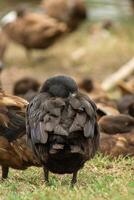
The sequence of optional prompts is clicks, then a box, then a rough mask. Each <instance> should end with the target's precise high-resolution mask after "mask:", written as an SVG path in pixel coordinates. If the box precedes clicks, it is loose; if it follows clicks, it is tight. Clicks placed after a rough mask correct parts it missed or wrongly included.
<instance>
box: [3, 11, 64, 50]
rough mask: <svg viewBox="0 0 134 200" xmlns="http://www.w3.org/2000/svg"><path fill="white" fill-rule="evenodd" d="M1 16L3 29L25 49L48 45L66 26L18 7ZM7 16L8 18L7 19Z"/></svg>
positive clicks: (40, 47) (46, 46)
mask: <svg viewBox="0 0 134 200" xmlns="http://www.w3.org/2000/svg"><path fill="white" fill-rule="evenodd" d="M11 16H12V17H10V13H9V14H8V15H7V16H5V17H3V19H2V20H1V21H2V23H3V30H4V32H5V33H6V34H7V36H8V37H9V38H10V39H11V40H13V41H14V42H16V43H18V44H21V45H23V46H24V47H25V48H26V50H31V49H45V48H48V47H50V46H51V45H52V44H53V43H54V42H55V41H56V40H57V39H58V38H59V37H60V36H61V35H63V34H64V33H65V32H66V31H67V26H66V25H65V24H64V23H62V22H58V21H57V20H56V19H53V18H51V17H48V16H47V15H45V14H39V13H29V12H28V11H26V10H25V9H23V8H22V10H21V8H20V10H18V11H16V12H11ZM8 18H9V20H8Z"/></svg>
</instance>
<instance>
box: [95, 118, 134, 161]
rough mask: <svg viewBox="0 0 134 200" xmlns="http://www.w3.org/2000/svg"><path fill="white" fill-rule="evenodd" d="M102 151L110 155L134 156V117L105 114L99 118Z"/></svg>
mask: <svg viewBox="0 0 134 200" xmlns="http://www.w3.org/2000/svg"><path fill="white" fill-rule="evenodd" d="M99 126H100V132H101V134H100V152H101V153H102V154H103V155H109V156H110V157H118V156H120V155H121V156H134V118H132V117H131V116H129V115H123V114H120V115H117V116H104V117H102V118H101V119H100V120H99Z"/></svg>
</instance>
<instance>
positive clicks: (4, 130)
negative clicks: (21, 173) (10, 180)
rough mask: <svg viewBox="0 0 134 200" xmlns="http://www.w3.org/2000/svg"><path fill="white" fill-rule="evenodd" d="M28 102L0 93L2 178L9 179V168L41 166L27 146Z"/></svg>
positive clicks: (0, 163)
mask: <svg viewBox="0 0 134 200" xmlns="http://www.w3.org/2000/svg"><path fill="white" fill-rule="evenodd" d="M27 105H28V102H27V101H25V100H24V99H22V98H20V97H17V96H13V95H8V94H5V93H4V92H3V91H0V165H1V166H2V178H3V179H4V178H7V177H8V171H9V168H10V167H11V168H13V169H20V170H24V169H27V168H28V167H30V166H39V162H38V160H37V158H36V157H35V155H34V154H33V153H32V151H31V150H30V148H29V147H28V146H27V144H26V130H25V129H26V128H25V126H26V125H25V111H26V106H27Z"/></svg>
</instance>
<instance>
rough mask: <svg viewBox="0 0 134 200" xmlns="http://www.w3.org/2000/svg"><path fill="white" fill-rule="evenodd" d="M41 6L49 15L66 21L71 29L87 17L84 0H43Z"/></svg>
mask: <svg viewBox="0 0 134 200" xmlns="http://www.w3.org/2000/svg"><path fill="white" fill-rule="evenodd" d="M41 7H42V8H43V9H44V10H45V12H46V13H47V14H48V15H49V16H51V17H53V18H56V19H58V20H59V21H63V22H64V23H66V24H67V25H68V27H69V29H70V30H71V31H72V30H75V29H76V28H77V27H78V26H79V24H80V23H81V22H82V21H83V20H85V19H86V17H87V10H86V4H85V1H84V0H56V1H55V0H43V1H42V3H41Z"/></svg>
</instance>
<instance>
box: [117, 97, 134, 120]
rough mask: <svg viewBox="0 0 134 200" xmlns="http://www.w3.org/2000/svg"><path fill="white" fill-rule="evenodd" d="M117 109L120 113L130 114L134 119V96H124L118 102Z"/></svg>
mask: <svg viewBox="0 0 134 200" xmlns="http://www.w3.org/2000/svg"><path fill="white" fill-rule="evenodd" d="M117 108H118V110H119V112H120V113H124V114H128V115H130V116H132V117H134V94H128V95H124V96H122V97H121V98H120V99H119V100H118V101H117Z"/></svg>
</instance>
